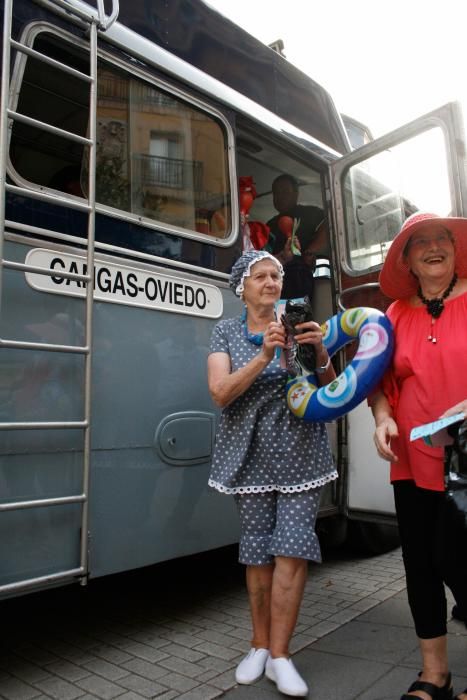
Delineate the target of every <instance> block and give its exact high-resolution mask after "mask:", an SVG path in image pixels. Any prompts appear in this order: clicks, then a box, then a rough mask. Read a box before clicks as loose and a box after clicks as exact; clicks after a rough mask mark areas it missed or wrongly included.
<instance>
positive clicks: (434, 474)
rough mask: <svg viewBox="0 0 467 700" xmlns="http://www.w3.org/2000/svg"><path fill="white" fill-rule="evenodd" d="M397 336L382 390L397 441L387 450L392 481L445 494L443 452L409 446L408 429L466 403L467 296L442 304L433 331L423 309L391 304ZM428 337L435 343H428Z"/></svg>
mask: <svg viewBox="0 0 467 700" xmlns="http://www.w3.org/2000/svg"><path fill="white" fill-rule="evenodd" d="M386 313H387V315H388V316H389V318H390V319H391V322H392V324H393V326H394V333H395V351H394V357H393V361H392V365H391V368H390V369H389V370H388V371H387V372H386V374H385V376H384V378H383V382H382V389H383V392H384V394H385V395H386V396H387V398H388V400H389V403H390V404H391V407H392V409H393V412H394V417H395V420H396V423H397V426H398V428H399V437H398V438H393V439H392V441H391V448H392V450H393V451H394V453H395V454H397V456H398V458H399V461H398V462H394V463H392V464H391V481H397V480H400V479H413V480H414V481H415V483H416V484H417V486H420V487H421V488H424V489H430V490H433V491H443V490H444V468H443V457H444V451H443V448H441V447H429V446H428V445H426V444H425V443H424V442H423V440H421V439H419V440H415V441H414V442H410V441H409V434H410V431H411V429H412V428H414V427H415V426H417V425H422V424H423V423H429V422H431V421H433V420H436V419H437V418H439V417H440V415H441V414H442V413H444V411H446V410H447V409H448V408H451V406H453V405H454V404H456V403H459V402H460V401H463V400H464V399H466V398H467V293H464V294H461V295H460V296H458V297H455V298H453V299H447V300H445V302H444V311H443V313H442V314H441V316H440V317H439V318H438V319H436V320H435V323H434V326H432V325H431V316H430V315H429V314H428V312H427V310H426V308H425V306H421V307H419V306H417V307H414V306H411V304H410V303H409V301H408V300H405V299H400V300H398V301H395V302H394V303H393V304H391V306H390V307H389V309H388V310H387V312H386ZM430 333H432V334H433V336H434V337H436V339H437V342H436V343H432V342H431V341H429V340H428V336H429V335H430Z"/></svg>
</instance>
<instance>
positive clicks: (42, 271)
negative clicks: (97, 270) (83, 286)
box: [3, 260, 91, 282]
mask: <svg viewBox="0 0 467 700" xmlns="http://www.w3.org/2000/svg"><path fill="white" fill-rule="evenodd" d="M3 265H4V267H8V268H9V269H10V270H20V271H24V272H34V273H36V274H38V275H47V276H49V277H52V276H53V277H64V278H65V279H69V280H81V281H83V282H90V281H91V277H90V275H82V274H80V273H79V272H64V271H62V270H55V269H53V268H51V267H40V266H39V265H28V264H27V263H19V262H16V261H15V260H4V261H3Z"/></svg>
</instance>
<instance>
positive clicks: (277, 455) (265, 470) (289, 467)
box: [209, 317, 337, 494]
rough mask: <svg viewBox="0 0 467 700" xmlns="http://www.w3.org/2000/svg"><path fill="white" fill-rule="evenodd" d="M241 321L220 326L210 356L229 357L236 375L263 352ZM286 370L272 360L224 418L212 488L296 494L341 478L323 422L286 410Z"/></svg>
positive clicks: (236, 492) (220, 324)
mask: <svg viewBox="0 0 467 700" xmlns="http://www.w3.org/2000/svg"><path fill="white" fill-rule="evenodd" d="M260 350H261V348H260V347H259V346H257V345H255V344H254V343H251V342H250V341H249V340H248V339H247V338H246V337H245V335H244V332H243V327H242V320H241V318H240V317H239V318H233V319H227V320H223V321H220V322H219V323H218V324H216V326H215V328H214V331H213V334H212V338H211V347H210V352H224V353H228V354H229V355H230V358H231V365H232V371H233V372H234V371H235V370H237V369H239V368H241V367H243V366H244V365H246V364H247V363H248V362H249V361H250V360H252V359H253V357H255V355H257V354H258V353H259V352H260ZM286 381H287V371H286V370H285V369H282V368H281V367H280V365H279V360H278V359H274V360H272V361H271V362H270V363H269V365H268V366H267V367H266V368H265V369H264V370H263V372H262V373H261V374H260V375H259V377H258V378H257V379H256V381H255V382H254V383H253V384H252V386H251V387H250V388H249V389H248V390H247V391H246V392H245V393H244V394H242V396H240V397H239V398H238V399H236V400H235V401H234V402H233V403H232V404H230V405H229V406H227V407H226V408H225V409H224V410H223V412H222V416H221V420H220V424H219V428H218V432H217V436H216V445H215V450H214V456H213V463H212V468H211V474H210V478H209V485H210V486H212V487H213V488H215V489H217V490H218V491H221V492H222V493H229V494H245V493H266V492H269V491H279V492H281V493H295V492H297V491H307V490H309V489H313V488H317V487H320V486H323V485H324V484H326V483H327V482H328V481H331V480H333V479H336V478H337V472H336V469H335V467H334V463H333V459H332V454H331V450H330V447H329V441H328V436H327V431H326V426H325V424H324V423H307V422H305V421H303V420H301V419H299V418H296V417H295V416H294V415H293V414H292V413H291V411H289V409H288V408H287V403H286V398H285V384H286Z"/></svg>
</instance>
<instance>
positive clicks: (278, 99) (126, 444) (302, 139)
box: [0, 0, 466, 597]
mask: <svg viewBox="0 0 467 700" xmlns="http://www.w3.org/2000/svg"><path fill="white" fill-rule="evenodd" d="M2 5H3V16H4V19H3V29H4V31H3V53H2V92H1V131H0V153H1V167H0V172H1V189H2V194H1V205H0V207H1V209H0V212H1V213H0V218H1V228H2V234H3V235H2V244H1V245H2V249H1V256H0V257H1V259H2V265H1V283H0V289H1V320H0V324H1V325H0V327H1V365H0V367H1V369H0V387H1V399H2V400H1V412H2V415H1V419H0V454H1V462H0V596H1V597H8V596H12V595H18V594H21V593H25V592H28V591H34V590H39V589H43V588H45V587H49V586H56V585H60V584H65V583H70V582H74V581H80V582H82V583H85V582H86V581H87V580H88V579H89V578H94V577H99V576H104V575H107V574H111V573H116V572H121V571H124V570H128V569H134V568H138V567H144V566H147V565H151V564H154V563H156V562H159V561H163V560H167V559H170V558H175V557H180V556H184V555H189V554H192V553H195V552H201V551H205V550H209V549H214V548H218V547H221V546H224V545H227V544H230V543H233V542H235V541H236V539H237V536H238V533H237V518H236V513H235V509H234V505H233V501H232V499H230V498H228V497H225V496H221V495H219V494H218V493H216V492H214V491H211V490H209V489H208V488H207V479H208V472H209V465H210V459H211V453H212V448H213V441H214V435H215V428H216V421H217V418H218V414H217V412H216V410H215V409H214V407H213V404H212V402H211V400H210V397H209V394H208V390H207V385H206V356H207V349H208V345H209V338H210V334H211V331H212V328H213V325H214V323H215V322H216V321H217V320H218V319H220V318H221V317H223V316H226V317H228V316H232V315H235V314H237V313H238V312H239V302H238V300H237V299H236V298H235V297H234V296H233V295H232V293H231V292H230V290H229V288H228V274H229V270H230V268H231V266H232V264H233V262H234V260H235V259H236V258H237V257H238V256H239V255H240V254H241V251H242V238H243V236H242V231H244V228H245V227H244V226H243V224H244V219H242V217H241V212H240V209H239V192H238V183H239V179H240V177H251V178H253V181H254V183H255V187H256V190H257V193H258V194H257V197H256V199H255V201H254V203H253V206H252V208H251V210H250V212H249V217H250V220H251V221H253V220H256V221H259V222H267V221H268V220H270V219H271V217H273V216H274V214H275V210H274V207H273V201H272V195H271V183H272V181H273V179H274V178H275V177H276V176H277V175H278V174H280V173H289V174H291V175H293V176H294V177H295V178H296V180H297V181H298V183H299V196H300V202H301V203H302V204H304V205H313V206H315V207H318V208H320V209H321V210H322V212H323V219H326V222H327V226H326V235H325V236H324V238H323V239H322V241H321V243H320V249H319V250H316V251H315V252H316V254H317V257H318V265H317V267H316V271H315V275H316V279H315V280H314V282H315V285H314V286H315V290H314V296H313V307H314V313H315V316H316V318H317V319H318V320H320V321H325V320H326V319H327V318H329V317H330V316H332V315H333V314H335V313H336V312H337V311H338V310H339V309H342V308H346V307H347V308H348V307H351V306H356V305H361V304H364V305H367V306H379V307H380V308H383V309H384V308H385V304H386V302H387V300H384V299H383V298H382V297H381V295H380V294H379V290H378V286H377V283H376V279H377V272H378V269H379V267H380V266H381V263H382V260H383V257H384V253H385V251H386V250H387V247H388V246H389V245H390V243H391V240H392V238H393V236H394V235H395V233H396V231H397V229H398V227H399V226H400V224H401V222H402V221H403V219H404V217H405V216H407V214H408V212H409V211H412V210H414V209H416V208H428V209H436V211H437V212H438V213H440V214H448V213H451V212H452V213H454V214H457V215H462V214H465V213H466V202H465V192H466V188H465V172H464V161H463V158H464V141H463V137H462V131H461V128H460V127H461V117H460V114H459V109H458V107H457V105H455V104H449V105H446V106H444V107H442V108H440V109H439V110H437V111H434V112H432V113H430V114H428V115H426V116H424V117H422V118H420V119H418V120H416V121H414V122H412V123H411V124H408V125H407V126H405V127H403V128H402V129H400V130H398V131H396V132H393V133H392V134H389V135H387V136H385V137H383V138H380V139H377V140H375V141H374V142H372V143H368V144H365V145H364V146H362V147H361V148H360V149H357V150H353V151H352V150H351V147H350V142H349V139H348V137H347V133H346V131H345V128H344V125H343V121H342V119H341V117H340V115H339V114H338V112H337V110H336V108H335V106H334V104H333V101H332V99H331V98H330V96H329V95H328V94H327V92H326V91H325V90H324V89H323V88H321V87H320V86H319V85H317V84H316V83H315V82H314V81H312V80H311V79H310V78H308V77H307V76H305V75H304V74H303V73H301V72H300V71H298V70H297V69H295V68H294V67H293V66H292V65H290V64H289V63H288V62H287V61H286V60H285V59H284V58H283V57H282V56H280V55H279V54H278V53H276V52H274V51H273V50H272V49H270V48H268V47H266V46H264V45H262V44H260V43H259V42H257V41H256V40H254V39H253V38H252V37H251V36H250V35H248V34H247V33H246V32H244V31H242V30H241V29H239V28H238V27H236V26H235V25H234V24H232V23H231V22H229V21H228V20H226V19H225V18H223V17H222V16H221V15H219V14H218V13H216V12H215V11H214V10H213V9H212V8H210V7H209V6H208V5H207V4H205V3H203V2H202V1H201V0H183V2H182V1H181V0H173V2H170V3H166V2H162V1H159V0H153V1H152V2H150V3H149V2H145V0H132V2H128V0H123V2H122V3H121V6H120V7H119V6H118V3H117V0H112V2H109V3H106V4H105V5H104V2H103V0H98V2H97V5H96V6H94V5H91V4H88V3H86V2H81V0H37V1H33V0H3V2H2ZM347 361H348V360H347V358H346V355H345V353H344V352H342V353H341V355H340V356H338V357H336V358H335V362H336V366H337V367H338V368H339V367H340V368H342V367H343V366H344V365H345V363H346V362H347ZM371 432H372V428H371V417H370V415H369V411H368V408H367V407H366V406H365V405H364V404H361V405H360V406H358V407H357V408H356V409H354V410H353V411H351V412H350V413H349V414H348V415H346V416H344V417H343V418H339V419H338V420H336V421H334V422H332V423H330V424H329V433H330V436H331V440H332V445H333V450H334V454H335V459H336V464H337V466H338V470H339V474H340V479H339V480H338V481H337V482H335V483H333V484H332V485H330V486H329V487H328V488H327V490H326V494H325V497H324V499H323V503H322V508H321V512H320V527H321V530H322V532H323V536H324V535H327V536H328V537H330V538H334V539H342V538H344V537H345V534H346V531H347V524H348V523H349V522H354V523H357V524H358V526H357V529H358V535H359V537H360V538H361V541H365V542H366V544H367V545H368V546H371V547H373V548H375V547H378V546H384V544H385V541H384V538H382V537H381V536H382V534H384V530H383V529H381V527H382V526H384V525H385V524H388V523H390V522H392V514H393V504H392V494H391V490H390V487H389V484H388V474H387V465H386V464H385V463H383V462H381V461H380V460H378V458H377V456H376V453H375V451H374V449H373V448H372V441H371Z"/></svg>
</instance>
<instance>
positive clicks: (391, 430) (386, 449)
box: [368, 391, 399, 462]
mask: <svg viewBox="0 0 467 700" xmlns="http://www.w3.org/2000/svg"><path fill="white" fill-rule="evenodd" d="M368 403H369V404H370V408H371V410H372V413H373V417H374V419H375V425H376V430H375V433H374V436H373V439H374V441H375V445H376V449H377V451H378V454H379V456H380V457H382V458H383V459H386V460H387V461H388V462H397V461H398V458H397V456H396V455H395V454H394V452H393V451H392V450H391V438H393V437H397V436H398V435H399V431H398V429H397V423H396V421H395V420H394V418H393V417H392V411H391V407H390V405H389V401H388V400H387V398H386V396H385V395H384V394H383V392H382V391H378V392H377V393H375V394H373V396H372V397H371V400H369V402H368Z"/></svg>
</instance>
